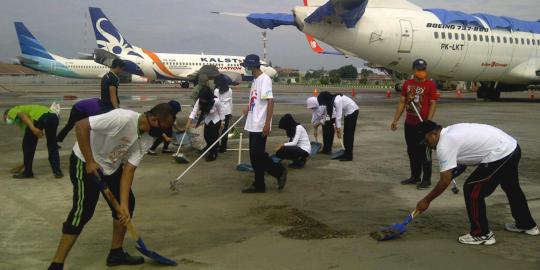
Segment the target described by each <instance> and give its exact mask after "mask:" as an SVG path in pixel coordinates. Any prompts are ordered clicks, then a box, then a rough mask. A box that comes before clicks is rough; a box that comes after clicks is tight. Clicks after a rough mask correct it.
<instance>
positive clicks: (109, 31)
mask: <svg viewBox="0 0 540 270" xmlns="http://www.w3.org/2000/svg"><path fill="white" fill-rule="evenodd" d="M89 11H90V17H91V19H92V25H93V27H94V33H95V35H96V42H97V46H98V49H96V50H95V53H96V56H97V58H98V59H99V60H98V61H107V59H110V58H114V57H119V58H120V59H122V60H124V61H125V63H126V68H125V70H126V71H127V72H129V73H131V74H135V75H139V76H144V77H146V78H149V79H151V80H181V81H182V83H181V86H182V87H183V88H188V87H189V80H191V79H193V78H194V77H195V76H196V75H197V74H198V72H199V70H200V69H201V67H203V66H208V65H212V66H215V67H217V69H218V71H219V72H220V73H224V74H226V75H228V76H229V77H230V78H231V79H233V81H238V80H250V79H251V78H249V77H247V76H245V69H244V68H243V67H242V66H241V65H240V64H241V63H242V62H243V60H244V57H242V56H228V55H205V54H172V53H156V52H153V51H150V50H147V49H143V48H140V47H136V46H133V45H131V44H130V43H129V42H128V41H127V40H126V39H125V38H124V37H123V36H122V34H121V33H120V31H118V29H117V28H116V27H115V26H114V25H113V24H112V23H111V21H110V20H109V19H108V18H107V17H106V16H105V14H104V13H103V11H102V10H101V9H99V8H95V7H90V8H89ZM261 70H262V71H263V72H264V73H266V74H267V75H269V76H270V77H274V76H276V74H277V72H276V70H275V69H274V68H272V67H269V66H268V65H267V64H266V63H264V62H263V63H262V65H261Z"/></svg>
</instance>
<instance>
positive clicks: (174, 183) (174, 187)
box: [169, 115, 244, 191]
mask: <svg viewBox="0 0 540 270" xmlns="http://www.w3.org/2000/svg"><path fill="white" fill-rule="evenodd" d="M242 119H244V115H242V116H241V117H240V118H238V120H236V122H234V124H232V125H231V127H229V129H227V130H226V131H225V132H223V133H222V134H221V136H219V138H217V139H216V141H215V142H214V143H212V145H210V146H208V147H207V148H206V150H205V151H204V153H202V154H201V155H200V156H199V157H198V158H197V159H196V160H195V161H194V162H193V163H191V165H189V167H187V168H186V170H184V172H182V174H180V175H179V176H178V177H177V178H176V179H175V180H171V185H170V187H169V189H170V190H172V191H177V190H178V184H181V183H182V182H181V181H180V179H182V177H184V175H186V174H187V173H188V172H189V170H191V168H193V166H195V164H197V162H199V160H201V159H202V158H203V157H204V156H205V155H206V154H207V153H208V152H209V151H210V150H211V149H212V147H214V146H215V145H216V144H218V143H219V142H220V141H221V139H222V138H223V137H224V136H227V134H228V133H229V132H230V131H231V129H233V128H234V126H236V125H237V124H238V123H239V122H240V121H241V120H242Z"/></svg>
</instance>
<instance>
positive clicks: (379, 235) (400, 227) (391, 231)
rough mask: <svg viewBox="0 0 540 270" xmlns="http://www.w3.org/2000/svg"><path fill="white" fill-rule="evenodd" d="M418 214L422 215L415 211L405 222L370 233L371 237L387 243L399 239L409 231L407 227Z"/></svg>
mask: <svg viewBox="0 0 540 270" xmlns="http://www.w3.org/2000/svg"><path fill="white" fill-rule="evenodd" d="M418 214H420V213H419V212H417V211H416V210H414V211H413V212H412V213H411V214H409V215H408V216H407V217H406V218H405V220H403V222H402V223H396V224H394V225H391V226H388V227H385V228H380V229H379V230H377V231H374V232H372V233H370V234H369V235H370V236H371V237H372V238H373V239H375V240H377V241H386V240H391V239H394V238H397V237H399V236H401V235H402V234H404V233H405V232H406V231H407V225H408V224H409V223H411V221H412V220H413V219H414V218H415V217H416V216H417V215H418Z"/></svg>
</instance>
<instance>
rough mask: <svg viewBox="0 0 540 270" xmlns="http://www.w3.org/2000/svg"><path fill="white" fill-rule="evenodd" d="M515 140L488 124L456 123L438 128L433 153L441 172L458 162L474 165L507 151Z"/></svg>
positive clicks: (493, 158) (499, 156) (505, 154)
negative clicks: (434, 152)
mask: <svg viewBox="0 0 540 270" xmlns="http://www.w3.org/2000/svg"><path fill="white" fill-rule="evenodd" d="M516 147H517V141H516V140H515V139H514V138H512V137H511V136H510V135H508V134H506V133H504V131H502V130H500V129H498V128H496V127H493V126H489V125H482V124H456V125H452V126H448V127H447V128H444V129H443V130H442V131H441V136H440V139H439V143H438V144H437V157H438V158H439V166H440V170H441V172H445V171H448V170H451V169H453V168H455V167H456V166H457V165H458V164H460V165H468V166H473V165H478V164H480V163H490V162H494V161H497V160H500V159H502V158H504V157H506V156H508V155H510V154H511V153H512V152H514V150H515V149H516Z"/></svg>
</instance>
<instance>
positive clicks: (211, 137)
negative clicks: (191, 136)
mask: <svg viewBox="0 0 540 270" xmlns="http://www.w3.org/2000/svg"><path fill="white" fill-rule="evenodd" d="M220 127H221V121H219V122H217V123H214V122H210V123H208V124H205V125H204V140H205V141H206V148H205V149H208V147H210V145H212V144H213V143H214V142H215V141H216V140H217V139H218V138H219V128H220ZM218 150H219V145H218V144H216V145H214V147H212V149H210V151H208V156H210V157H216V156H217V154H218Z"/></svg>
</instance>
